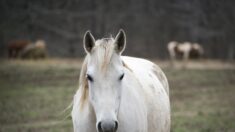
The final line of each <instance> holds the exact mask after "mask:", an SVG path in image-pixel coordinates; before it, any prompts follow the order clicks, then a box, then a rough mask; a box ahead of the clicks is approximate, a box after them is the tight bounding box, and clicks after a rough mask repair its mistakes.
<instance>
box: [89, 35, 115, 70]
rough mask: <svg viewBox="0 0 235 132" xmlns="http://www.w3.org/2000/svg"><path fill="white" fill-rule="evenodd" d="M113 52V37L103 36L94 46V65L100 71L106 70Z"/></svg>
mask: <svg viewBox="0 0 235 132" xmlns="http://www.w3.org/2000/svg"><path fill="white" fill-rule="evenodd" d="M113 53H114V39H113V38H103V39H100V40H97V41H96V45H95V47H94V53H93V54H94V55H93V57H95V61H96V65H97V67H99V68H100V70H101V71H103V72H104V71H106V69H107V66H108V65H109V64H110V62H111V58H112V56H113Z"/></svg>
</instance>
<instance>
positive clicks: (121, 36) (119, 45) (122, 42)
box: [115, 29, 126, 54]
mask: <svg viewBox="0 0 235 132" xmlns="http://www.w3.org/2000/svg"><path fill="white" fill-rule="evenodd" d="M115 44H116V51H117V52H118V53H120V54H121V53H122V52H123V51H124V49H125V47H126V34H125V32H124V30H123V29H120V30H119V32H118V34H117V36H116V37H115Z"/></svg>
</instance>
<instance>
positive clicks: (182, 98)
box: [0, 60, 235, 132]
mask: <svg viewBox="0 0 235 132" xmlns="http://www.w3.org/2000/svg"><path fill="white" fill-rule="evenodd" d="M0 63H1V65H0V132H69V131H73V128H72V122H71V118H66V116H67V115H68V114H69V111H70V110H69V111H67V112H63V110H64V109H65V108H66V107H67V106H69V104H70V103H71V101H72V99H73V95H74V93H75V91H76V89H77V85H78V77H79V70H80V63H75V62H72V61H50V60H46V61H36V62H34V61H1V62H0ZM164 71H165V72H166V75H167V77H168V79H169V83H170V90H171V108H172V130H171V131H172V132H234V131H235V103H234V101H235V96H234V94H235V70H226V69H220V70H210V69H204V70H196V69H194V70H193V69H191V70H172V69H164Z"/></svg>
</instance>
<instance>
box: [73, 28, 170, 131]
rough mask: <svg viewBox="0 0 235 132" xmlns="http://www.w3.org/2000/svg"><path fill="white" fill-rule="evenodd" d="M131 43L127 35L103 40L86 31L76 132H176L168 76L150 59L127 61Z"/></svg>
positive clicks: (75, 111)
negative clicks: (172, 116)
mask: <svg viewBox="0 0 235 132" xmlns="http://www.w3.org/2000/svg"><path fill="white" fill-rule="evenodd" d="M125 44H126V36H125V33H124V31H123V30H120V31H119V33H118V34H117V36H116V38H115V39H113V38H103V39H100V40H97V41H95V39H94V37H93V36H92V34H91V33H90V32H89V31H88V32H86V34H85V36H84V49H85V51H86V53H87V55H86V57H85V60H84V62H83V66H82V69H81V73H80V83H79V89H78V91H77V92H76V94H75V96H74V101H73V110H72V120H73V126H74V131H75V132H95V131H97V132H116V131H117V132H170V102H169V88H168V82H167V78H166V76H165V75H164V73H163V72H162V70H161V69H160V68H159V67H158V66H157V65H155V64H153V63H152V62H150V61H148V60H145V59H140V58H134V57H124V56H121V53H122V52H123V50H124V49H125Z"/></svg>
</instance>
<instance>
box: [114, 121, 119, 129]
mask: <svg viewBox="0 0 235 132" xmlns="http://www.w3.org/2000/svg"><path fill="white" fill-rule="evenodd" d="M117 129H118V122H117V121H115V129H114V131H117Z"/></svg>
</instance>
